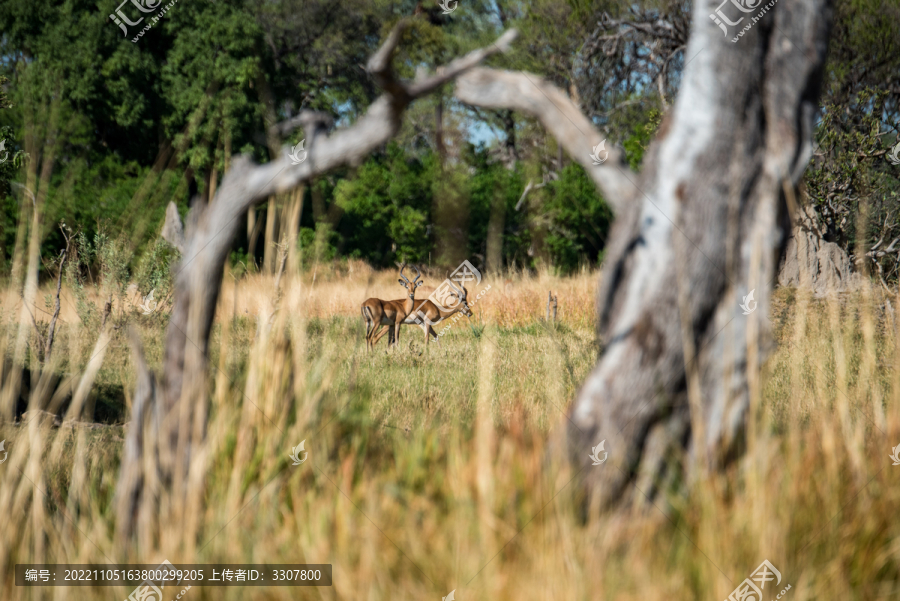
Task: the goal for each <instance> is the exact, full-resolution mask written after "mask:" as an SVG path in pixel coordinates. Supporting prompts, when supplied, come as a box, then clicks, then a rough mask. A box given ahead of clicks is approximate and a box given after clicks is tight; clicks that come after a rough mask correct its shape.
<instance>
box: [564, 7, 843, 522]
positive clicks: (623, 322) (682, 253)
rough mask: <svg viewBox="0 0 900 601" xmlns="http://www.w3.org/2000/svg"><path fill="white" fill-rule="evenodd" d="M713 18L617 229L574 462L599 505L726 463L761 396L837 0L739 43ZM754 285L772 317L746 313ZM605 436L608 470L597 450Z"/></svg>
mask: <svg viewBox="0 0 900 601" xmlns="http://www.w3.org/2000/svg"><path fill="white" fill-rule="evenodd" d="M760 8H761V7H760ZM709 10H710V7H709V6H707V5H706V4H705V3H699V2H698V3H696V4H695V6H694V26H693V31H692V36H691V40H690V43H689V44H688V48H687V51H686V60H688V61H689V64H688V66H687V68H686V69H685V71H684V75H683V83H682V87H681V90H680V93H679V95H678V98H677V100H676V103H675V106H674V108H673V110H672V111H671V113H670V114H669V115H667V116H666V118H665V119H664V121H663V123H662V125H661V126H660V131H659V134H658V137H657V139H656V141H655V142H654V143H653V144H652V146H651V148H650V150H649V156H648V157H647V160H645V165H647V167H646V169H645V171H644V172H643V173H641V175H640V177H639V178H638V179H637V183H636V194H635V196H634V199H633V200H632V202H631V206H630V208H629V210H627V211H625V212H624V213H623V214H622V215H620V216H619V218H618V219H617V220H616V222H615V224H614V226H613V230H612V232H611V236H610V245H609V249H608V251H607V259H606V262H605V265H604V270H603V276H602V277H601V283H600V289H599V292H598V328H599V333H600V336H601V339H602V340H603V341H604V343H605V348H604V349H603V353H602V355H601V356H600V359H599V361H598V364H597V366H596V368H595V369H594V371H593V372H592V373H591V374H590V376H589V377H588V378H587V380H586V381H585V383H584V386H583V387H582V389H581V391H580V392H579V394H578V396H577V398H576V400H575V403H574V404H573V406H572V408H571V412H570V426H569V445H570V454H571V457H572V459H573V461H574V462H575V464H576V465H578V466H582V467H586V468H587V471H586V477H587V481H588V482H589V483H590V486H589V489H590V491H591V493H593V494H594V495H596V500H598V501H599V505H600V506H604V505H608V504H610V503H611V502H613V501H615V500H620V499H623V498H624V499H628V498H632V497H643V496H646V497H647V498H652V497H653V495H654V494H655V492H656V491H658V489H659V487H660V484H661V483H662V482H664V481H665V480H666V479H667V478H671V477H673V476H676V477H677V475H678V474H677V472H679V471H682V470H684V471H686V472H687V474H688V477H689V478H691V477H697V476H700V475H702V472H703V470H704V469H712V468H716V467H719V466H721V465H722V464H724V463H725V462H727V461H728V460H729V459H731V458H733V457H734V456H735V454H736V453H738V452H740V447H741V443H742V440H743V438H744V431H745V427H746V422H747V415H748V412H749V409H750V403H751V402H753V403H758V402H759V394H760V391H759V374H758V370H759V366H760V364H761V363H762V361H763V360H764V359H765V356H766V355H767V352H768V350H769V349H770V347H771V336H770V325H771V324H770V322H769V321H768V319H767V317H766V316H767V314H768V308H769V300H770V296H771V292H772V289H773V285H774V283H775V279H776V276H777V268H778V266H779V263H780V258H781V255H782V253H783V249H784V244H785V243H786V241H787V238H788V235H789V231H790V221H789V219H788V216H787V210H786V204H785V198H784V191H785V190H787V191H788V193H789V194H793V190H794V188H795V186H796V185H797V184H798V182H799V180H800V177H801V175H802V173H803V171H804V169H805V167H806V164H807V162H808V160H809V157H810V154H811V150H810V148H811V135H812V131H813V116H814V113H815V111H816V107H817V98H818V91H819V87H820V84H821V78H822V71H823V66H824V62H825V54H826V46H827V37H828V29H829V25H830V21H831V19H830V17H831V3H830V2H829V1H828V0H794V1H790V0H782V2H781V3H779V4H776V5H775V6H774V8H773V9H771V10H770V11H769V12H768V13H767V14H765V15H763V16H762V18H760V19H759V20H758V21H757V22H756V23H755V24H754V26H753V27H752V28H751V29H750V30H749V31H747V33H746V34H745V35H744V36H743V37H741V38H738V39H737V42H732V41H731V39H730V38H731V36H733V35H735V32H729V33H730V34H731V35H730V36H727V37H722V35H721V33H720V32H721V30H720V29H719V28H718V27H717V26H716V24H715V23H714V22H712V21H711V20H710V18H709ZM756 14H757V12H756V11H755V12H754V16H755V15H756ZM745 20H748V21H749V15H747V16H745ZM751 291H755V299H756V300H757V302H758V308H759V310H758V311H752V312H750V314H749V315H744V313H745V311H742V310H741V308H740V306H739V305H740V303H741V301H742V299H744V298H745V297H746V296H747V295H748V294H749V293H751ZM745 304H746V303H745ZM747 306H748V307H749V308H750V309H753V308H754V306H753V305H752V304H748V305H747ZM603 440H605V441H606V450H607V451H608V453H609V461H608V462H607V463H605V464H604V466H603V468H600V469H598V468H594V467H593V466H592V465H591V462H590V460H589V457H588V455H589V451H590V449H591V447H592V446H594V445H597V444H598V443H599V442H601V441H603ZM682 452H684V453H685V455H682ZM673 457H674V458H678V457H685V461H684V462H683V464H682V465H681V466H679V467H674V466H673V465H672V462H671V461H670V459H671V458H673ZM629 484H637V486H636V487H635V488H634V489H632V488H631V487H629V486H628V485H629Z"/></svg>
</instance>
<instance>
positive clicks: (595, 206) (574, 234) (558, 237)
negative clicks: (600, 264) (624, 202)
mask: <svg viewBox="0 0 900 601" xmlns="http://www.w3.org/2000/svg"><path fill="white" fill-rule="evenodd" d="M546 215H547V218H548V219H549V221H550V227H549V230H550V231H549V233H548V235H547V239H546V244H547V246H548V248H549V249H550V256H551V258H552V261H553V264H554V265H555V266H556V267H557V268H558V269H560V270H561V271H562V272H563V273H572V272H574V271H575V270H576V269H577V268H578V267H579V266H580V265H581V264H589V263H593V262H594V261H595V260H596V259H598V258H599V253H600V252H602V250H603V248H604V247H605V246H606V237H607V235H608V234H609V227H610V224H611V223H612V218H613V215H612V211H611V210H610V208H609V206H608V205H607V204H606V202H604V200H603V199H602V198H601V197H600V196H599V195H598V194H597V188H596V187H595V186H594V183H593V181H591V179H590V178H589V177H588V176H587V174H586V173H585V172H584V169H582V168H581V166H579V165H574V164H570V165H567V166H566V168H565V169H563V171H562V173H561V174H560V177H559V180H558V181H556V182H553V184H552V187H551V194H550V198H549V199H548V201H547V204H546Z"/></svg>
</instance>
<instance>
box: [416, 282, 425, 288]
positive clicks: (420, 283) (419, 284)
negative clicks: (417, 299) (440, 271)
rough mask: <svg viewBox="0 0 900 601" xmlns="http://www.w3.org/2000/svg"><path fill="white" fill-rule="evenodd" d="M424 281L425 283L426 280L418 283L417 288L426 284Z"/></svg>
mask: <svg viewBox="0 0 900 601" xmlns="http://www.w3.org/2000/svg"><path fill="white" fill-rule="evenodd" d="M424 283H425V282H418V283H416V288H418V287H419V286H421V285H422V284H424Z"/></svg>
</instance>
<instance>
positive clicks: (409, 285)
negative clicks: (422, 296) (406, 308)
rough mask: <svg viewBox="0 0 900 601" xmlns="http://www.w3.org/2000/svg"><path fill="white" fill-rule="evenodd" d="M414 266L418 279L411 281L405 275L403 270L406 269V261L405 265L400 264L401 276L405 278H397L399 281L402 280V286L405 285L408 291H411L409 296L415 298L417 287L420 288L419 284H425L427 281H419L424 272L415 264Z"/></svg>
mask: <svg viewBox="0 0 900 601" xmlns="http://www.w3.org/2000/svg"><path fill="white" fill-rule="evenodd" d="M412 267H413V269H415V270H416V279H414V280H413V281H412V282H410V281H409V279H408V278H407V277H406V276H405V275H403V270H404V269H406V263H404V264H403V265H401V266H400V277H401V278H403V279H400V280H397V281H398V282H400V285H401V286H403V287H404V288H406V290H407V291H408V293H409V298H411V299H413V300H415V297H416V288H418V287H419V286H421V285H422V284H424V283H425V282H424V281H421V282H420V281H419V280H420V279H421V278H422V272H421V271H419V268H418V267H416V266H415V265H413V266H412Z"/></svg>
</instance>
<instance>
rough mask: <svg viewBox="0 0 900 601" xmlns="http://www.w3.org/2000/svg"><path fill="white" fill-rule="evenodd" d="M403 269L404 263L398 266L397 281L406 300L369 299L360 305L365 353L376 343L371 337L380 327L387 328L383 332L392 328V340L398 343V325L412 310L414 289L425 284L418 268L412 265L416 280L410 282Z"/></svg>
mask: <svg viewBox="0 0 900 601" xmlns="http://www.w3.org/2000/svg"><path fill="white" fill-rule="evenodd" d="M405 268H406V263H404V264H403V265H401V266H400V277H401V278H402V279H400V280H397V281H398V282H400V285H401V286H403V287H404V288H406V290H407V295H406V296H407V298H405V299H400V300H393V301H386V300H381V299H380V298H370V299H368V300H367V301H366V302H364V303H363V304H362V307H361V308H360V310H361V311H362V316H363V319H364V320H365V322H366V350H367V351H370V350H372V348H373V347H374V346H375V343H376V342H378V339H377V338H375V339H374V340H373V337H374V336H375V332H376V330H377V329H378V327H379V326H381V325H384V326H387V327H386V328H385V330H387V329H389V328H390V327H391V326H393V329H394V336H393V339H394V341H395V343H397V342H399V341H400V324H401V323H402V322H403V319H404V318H405V317H406V316H407V315H409V314H410V313H411V312H412V310H413V306H414V305H413V303H414V302H415V300H416V288H418V287H419V286H421V285H422V284H424V283H425V282H420V281H419V280H420V279H421V278H422V272H420V271H419V268H418V267H416V266H415V265H413V269H415V270H416V279H415V280H413V281H412V282H410V281H409V280H408V279H407V278H406V276H405V275H403V270H404V269H405ZM379 338H380V336H379Z"/></svg>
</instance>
